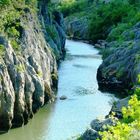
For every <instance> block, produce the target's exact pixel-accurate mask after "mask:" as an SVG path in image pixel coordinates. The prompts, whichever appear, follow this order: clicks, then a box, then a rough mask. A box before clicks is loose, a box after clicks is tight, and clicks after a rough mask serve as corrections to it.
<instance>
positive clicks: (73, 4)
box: [58, 0, 88, 17]
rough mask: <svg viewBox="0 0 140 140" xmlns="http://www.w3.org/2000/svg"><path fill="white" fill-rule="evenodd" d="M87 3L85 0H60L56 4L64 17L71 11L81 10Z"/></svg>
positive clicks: (71, 12)
mask: <svg viewBox="0 0 140 140" xmlns="http://www.w3.org/2000/svg"><path fill="white" fill-rule="evenodd" d="M87 4H88V3H87V1H86V0H62V1H61V2H60V3H59V5H58V9H59V10H60V11H61V12H62V13H63V15H64V17H66V16H69V15H72V14H73V13H76V12H81V11H82V10H84V8H85V7H87Z"/></svg>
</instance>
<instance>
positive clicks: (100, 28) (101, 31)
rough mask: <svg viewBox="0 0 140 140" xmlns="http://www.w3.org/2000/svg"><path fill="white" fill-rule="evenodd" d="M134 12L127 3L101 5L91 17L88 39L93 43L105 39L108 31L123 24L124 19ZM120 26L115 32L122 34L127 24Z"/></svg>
mask: <svg viewBox="0 0 140 140" xmlns="http://www.w3.org/2000/svg"><path fill="white" fill-rule="evenodd" d="M134 11H135V10H134V8H133V6H132V5H130V4H128V3H127V2H121V1H118V2H111V3H108V4H105V5H103V4H101V5H100V6H99V7H98V8H97V10H96V11H95V10H93V14H92V16H91V20H90V25H89V37H90V39H91V40H93V41H96V40H98V39H106V38H107V35H108V34H109V33H110V31H111V30H112V29H113V28H114V27H116V26H118V24H119V23H123V21H124V20H125V19H126V17H129V15H130V13H134ZM120 25H121V27H119V29H118V30H117V31H118V32H122V31H123V30H124V29H126V28H127V26H129V24H128V25H127V24H126V25H122V24H120ZM115 33H116V32H115ZM118 34H119V33H118ZM118 36H119V35H118ZM117 38H118V37H117Z"/></svg>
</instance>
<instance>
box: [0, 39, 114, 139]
mask: <svg viewBox="0 0 140 140" xmlns="http://www.w3.org/2000/svg"><path fill="white" fill-rule="evenodd" d="M66 49H67V55H66V58H65V60H64V61H63V62H62V63H61V65H60V68H59V87H58V93H57V96H58V99H57V100H56V101H55V103H51V104H48V105H46V106H44V107H43V108H42V109H40V110H39V112H38V113H37V114H35V116H34V118H33V119H32V120H30V122H29V123H28V124H27V125H26V126H23V127H22V128H17V129H12V130H10V131H9V133H7V134H3V135H0V140H69V139H72V140H73V138H71V137H72V136H75V135H77V134H79V133H82V132H84V130H85V129H86V128H87V127H88V126H89V124H90V122H91V121H92V120H93V119H95V118H97V117H103V116H105V115H107V114H108V112H109V111H110V109H111V102H112V101H113V100H114V99H115V100H116V98H115V97H114V95H113V94H109V93H102V92H100V91H99V90H98V85H97V81H96V74H97V68H98V67H99V65H100V64H101V62H102V59H101V56H100V55H98V50H96V49H95V48H94V47H93V46H92V45H89V44H86V43H82V42H79V41H70V40H67V43H66ZM62 95H66V96H67V98H68V99H67V100H63V101H62V100H59V97H60V96H62Z"/></svg>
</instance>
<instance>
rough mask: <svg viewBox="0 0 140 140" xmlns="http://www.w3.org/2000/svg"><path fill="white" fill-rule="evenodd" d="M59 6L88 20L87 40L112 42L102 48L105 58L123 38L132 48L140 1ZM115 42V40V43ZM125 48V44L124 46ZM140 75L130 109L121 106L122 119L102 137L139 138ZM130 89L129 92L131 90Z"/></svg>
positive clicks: (107, 139) (71, 2)
mask: <svg viewBox="0 0 140 140" xmlns="http://www.w3.org/2000/svg"><path fill="white" fill-rule="evenodd" d="M58 7H59V9H60V10H61V12H63V13H64V15H65V16H69V17H67V19H69V21H70V20H71V19H73V18H75V17H77V18H80V17H82V16H85V17H87V19H88V23H87V24H88V39H89V40H91V41H92V42H96V41H97V40H99V39H104V40H107V41H108V42H112V47H110V48H108V49H103V50H102V51H101V53H102V54H103V59H105V58H106V57H107V56H109V54H111V53H113V51H114V48H117V47H119V46H120V44H121V45H123V42H124V41H130V44H127V43H126V45H124V47H127V48H128V49H131V48H132V47H133V42H132V40H134V38H135V30H132V27H133V26H134V25H135V24H136V23H138V22H139V21H140V0H111V1H110V2H109V3H106V4H105V3H103V1H101V0H99V1H98V2H97V1H94V2H91V3H90V5H89V4H88V3H87V2H86V1H84V0H82V1H81V4H80V1H79V0H67V1H66V2H65V3H64V1H62V2H61V3H60V4H59V6H58ZM113 42H115V43H113ZM122 47H123V46H122ZM135 58H136V59H135V60H136V63H137V62H138V61H140V54H139V52H137V53H136V55H135ZM118 69H119V70H118V71H117V72H118V73H116V77H117V78H118V79H119V78H120V77H121V76H122V75H123V71H124V67H123V66H122V67H120V68H118ZM139 84H140V75H138V82H137V83H136V85H135V86H136V87H137V88H135V91H134V93H133V94H134V95H133V96H132V97H131V99H130V101H129V105H128V107H127V108H125V107H124V108H123V109H122V113H123V119H121V120H118V123H117V125H116V126H109V127H108V131H105V132H100V134H101V135H102V139H103V140H134V139H135V140H136V139H137V140H138V139H139V138H140V88H139ZM129 92H130V91H129Z"/></svg>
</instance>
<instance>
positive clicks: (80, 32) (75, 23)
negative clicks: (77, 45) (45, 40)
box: [65, 17, 88, 40]
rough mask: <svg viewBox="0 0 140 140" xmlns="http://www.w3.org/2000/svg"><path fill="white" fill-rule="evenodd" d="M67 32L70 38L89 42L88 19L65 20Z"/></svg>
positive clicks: (70, 18)
mask: <svg viewBox="0 0 140 140" xmlns="http://www.w3.org/2000/svg"><path fill="white" fill-rule="evenodd" d="M65 25H66V27H65V28H66V32H67V35H68V36H69V37H70V38H73V39H82V40H88V19H87V17H82V18H77V17H68V18H66V19H65Z"/></svg>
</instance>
